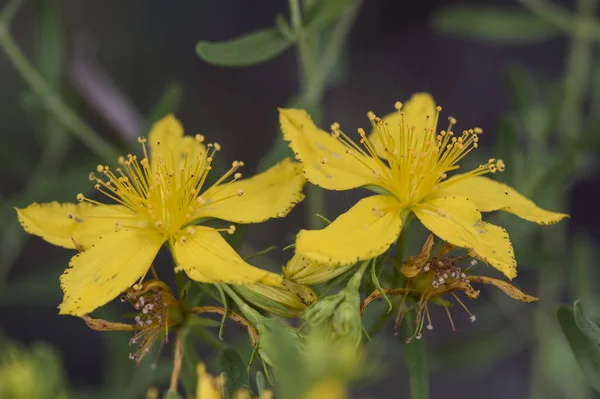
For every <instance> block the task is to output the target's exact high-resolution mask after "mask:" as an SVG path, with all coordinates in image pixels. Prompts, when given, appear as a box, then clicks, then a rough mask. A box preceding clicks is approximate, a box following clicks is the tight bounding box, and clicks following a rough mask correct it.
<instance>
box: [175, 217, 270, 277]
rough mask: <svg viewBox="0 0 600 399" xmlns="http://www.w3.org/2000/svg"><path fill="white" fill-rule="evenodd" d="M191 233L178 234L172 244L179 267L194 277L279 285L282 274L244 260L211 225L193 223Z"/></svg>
mask: <svg viewBox="0 0 600 399" xmlns="http://www.w3.org/2000/svg"><path fill="white" fill-rule="evenodd" d="M191 228H192V229H194V232H193V233H192V234H189V233H188V234H186V235H183V233H181V234H180V235H179V237H178V238H177V240H176V241H175V243H174V245H173V253H174V255H175V259H176V261H177V264H178V265H179V267H181V268H182V269H183V270H185V272H186V274H187V275H188V276H189V277H190V278H191V279H193V280H196V281H200V282H203V283H227V284H254V283H262V284H266V285H279V284H281V280H282V277H281V276H278V275H277V274H275V273H271V272H269V271H267V270H262V269H259V268H257V267H254V266H252V265H250V264H248V263H246V261H244V260H243V259H242V258H241V257H240V256H239V255H238V254H237V252H235V251H234V250H233V248H231V246H230V245H229V244H228V243H227V241H225V239H224V238H223V237H222V236H221V234H220V233H219V232H218V231H216V230H214V229H211V228H210V227H204V226H194V227H191Z"/></svg>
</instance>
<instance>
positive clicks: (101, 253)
mask: <svg viewBox="0 0 600 399" xmlns="http://www.w3.org/2000/svg"><path fill="white" fill-rule="evenodd" d="M139 141H140V143H141V144H142V147H143V150H144V156H143V158H142V159H140V160H138V158H137V157H136V156H135V155H128V156H127V157H126V158H123V157H122V158H121V159H120V160H119V163H120V167H118V168H116V169H115V170H114V171H113V170H111V169H110V168H109V167H108V166H104V165H99V166H98V175H100V176H101V177H97V176H96V174H94V173H91V174H90V180H92V181H94V182H95V187H96V189H97V190H98V191H99V192H101V193H102V194H103V195H105V196H106V197H108V199H111V200H112V201H114V202H116V204H114V205H106V204H102V203H100V202H98V201H96V200H93V199H91V198H87V197H85V196H84V195H83V194H78V195H77V199H78V200H79V202H80V203H79V204H77V205H74V204H59V203H56V202H53V203H49V204H32V205H30V206H29V207H27V208H25V209H17V212H18V216H19V221H20V222H21V224H22V225H23V227H24V228H25V230H26V231H27V232H29V233H31V234H35V235H39V236H41V237H42V238H44V239H45V240H46V241H48V242H50V243H52V244H55V245H60V246H63V247H66V248H73V249H75V248H77V249H79V250H84V252H82V253H80V254H78V255H76V256H74V257H73V258H72V259H71V262H70V268H68V269H67V270H66V271H65V273H64V274H63V275H62V276H61V279H60V280H61V287H62V289H63V291H64V300H63V302H62V304H61V305H60V306H59V309H60V313H61V314H72V315H76V316H82V315H84V314H87V313H89V312H91V311H93V310H94V309H96V308H98V307H99V306H102V305H104V304H106V303H107V302H109V301H110V300H112V299H113V298H115V297H116V296H118V295H119V294H120V293H121V292H123V291H125V290H126V289H127V288H129V287H131V286H136V281H142V280H143V278H144V276H145V275H146V273H147V272H148V270H149V268H150V265H151V263H152V261H153V260H154V258H155V256H156V254H157V253H158V251H159V249H160V248H161V247H162V245H163V244H164V243H168V244H169V247H170V249H171V251H172V253H173V255H174V258H175V261H176V263H177V270H184V271H185V272H186V274H187V275H188V276H189V277H190V278H192V279H194V280H196V281H201V282H208V283H216V282H224V283H230V284H249V283H263V284H267V285H278V284H280V282H281V276H278V275H276V274H273V273H270V272H267V271H265V270H261V269H258V268H256V267H254V266H251V265H249V264H248V263H246V262H245V261H244V260H242V258H241V257H240V256H239V255H238V254H237V253H236V252H235V251H234V250H233V248H231V246H229V244H228V243H227V242H226V241H225V239H224V238H223V237H222V236H221V234H220V231H228V232H229V233H232V232H233V230H234V227H233V226H232V227H230V228H229V229H214V228H211V227H207V226H200V225H197V223H199V222H201V221H203V220H206V219H209V218H216V219H223V220H227V221H230V222H235V223H257V222H262V221H264V220H267V219H269V218H273V217H282V216H285V215H286V214H287V213H288V212H289V210H290V209H291V208H292V207H293V206H294V204H296V203H297V202H299V201H301V200H302V199H303V194H302V186H303V184H304V178H303V177H302V174H301V173H300V169H301V167H300V165H299V164H296V163H294V162H292V161H291V160H289V159H286V160H284V161H282V162H280V163H279V164H277V165H275V166H274V167H272V168H271V169H269V170H268V171H266V172H264V173H261V174H259V175H256V176H254V177H251V178H249V179H241V174H240V173H239V172H237V170H238V168H240V167H241V166H243V163H242V162H239V161H235V162H233V164H232V167H231V169H230V170H229V171H228V172H227V173H225V174H224V175H223V176H222V177H221V178H220V179H218V180H217V181H216V183H214V184H213V185H212V186H211V187H209V188H208V189H204V187H203V186H204V183H205V180H206V178H207V175H208V173H209V171H210V170H211V163H212V160H213V157H214V155H215V153H216V152H217V151H219V150H220V145H219V144H217V143H214V144H207V145H204V144H203V141H204V137H203V136H201V135H196V136H195V137H191V136H184V135H183V127H182V125H181V123H180V122H179V121H178V120H177V119H175V118H174V117H173V116H167V117H166V118H164V119H163V120H161V121H159V122H158V123H156V124H155V125H154V127H153V128H152V131H151V132H150V135H149V147H150V148H149V150H150V155H148V152H147V148H146V140H145V139H143V138H140V139H139ZM137 286H138V287H139V283H138V284H137Z"/></svg>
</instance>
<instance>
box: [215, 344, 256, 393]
mask: <svg viewBox="0 0 600 399" xmlns="http://www.w3.org/2000/svg"><path fill="white" fill-rule="evenodd" d="M221 370H222V371H223V372H224V373H225V374H226V377H225V387H226V388H227V391H228V392H229V393H230V394H233V393H234V392H237V391H238V390H239V389H240V388H242V387H248V386H249V377H248V372H247V371H246V364H245V363H244V361H243V360H242V358H241V357H240V355H239V354H238V353H237V352H236V351H235V350H233V349H225V350H224V351H223V352H221ZM225 399H227V398H225Z"/></svg>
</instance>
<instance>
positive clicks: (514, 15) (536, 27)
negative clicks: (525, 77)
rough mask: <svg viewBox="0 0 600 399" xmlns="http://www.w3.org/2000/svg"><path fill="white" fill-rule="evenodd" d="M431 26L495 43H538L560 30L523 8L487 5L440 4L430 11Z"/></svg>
mask: <svg viewBox="0 0 600 399" xmlns="http://www.w3.org/2000/svg"><path fill="white" fill-rule="evenodd" d="M433 25H434V27H435V29H437V30H438V31H439V32H442V33H446V34H450V35H454V36H459V37H466V38H473V39H481V40H485V41H489V42H493V43H496V44H531V43H538V42H541V41H545V40H547V39H550V38H552V37H554V36H557V35H558V34H559V33H561V31H560V30H559V29H558V28H557V27H556V26H554V25H552V24H551V23H549V22H547V21H546V20H543V19H541V18H539V17H537V16H536V15H534V14H532V13H530V12H528V11H526V10H525V9H518V8H505V7H496V6H487V5H485V6H484V5H467V4H461V5H452V6H447V7H442V8H440V9H438V11H437V12H436V13H435V14H434V17H433Z"/></svg>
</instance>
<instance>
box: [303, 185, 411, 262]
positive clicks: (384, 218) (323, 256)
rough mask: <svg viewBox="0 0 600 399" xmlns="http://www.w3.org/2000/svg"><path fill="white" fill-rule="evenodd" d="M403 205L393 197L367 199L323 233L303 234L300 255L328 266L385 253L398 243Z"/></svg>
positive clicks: (323, 230)
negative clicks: (395, 242)
mask: <svg viewBox="0 0 600 399" xmlns="http://www.w3.org/2000/svg"><path fill="white" fill-rule="evenodd" d="M400 210H401V207H400V203H399V202H398V200H396V199H395V198H394V197H392V196H389V195H374V196H371V197H367V198H363V199H362V200H360V201H359V202H358V203H357V204H356V205H354V206H353V207H352V208H351V209H350V210H348V211H347V212H346V213H343V214H342V215H340V216H339V217H338V218H337V219H336V220H334V221H333V223H331V224H330V225H329V226H327V227H325V228H324V229H322V230H301V231H300V233H298V236H297V238H296V253H299V254H301V255H302V256H304V257H306V258H309V259H311V260H313V261H316V262H319V263H323V264H327V265H335V264H337V265H348V264H351V263H355V262H357V261H359V260H365V259H370V258H373V257H374V256H377V255H380V254H382V253H383V252H385V251H386V250H387V249H388V248H389V247H390V245H392V244H393V243H394V241H396V239H397V238H398V234H400V229H401V228H402V219H401V217H400Z"/></svg>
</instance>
